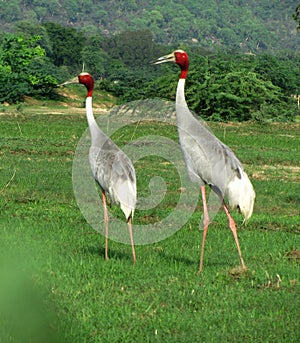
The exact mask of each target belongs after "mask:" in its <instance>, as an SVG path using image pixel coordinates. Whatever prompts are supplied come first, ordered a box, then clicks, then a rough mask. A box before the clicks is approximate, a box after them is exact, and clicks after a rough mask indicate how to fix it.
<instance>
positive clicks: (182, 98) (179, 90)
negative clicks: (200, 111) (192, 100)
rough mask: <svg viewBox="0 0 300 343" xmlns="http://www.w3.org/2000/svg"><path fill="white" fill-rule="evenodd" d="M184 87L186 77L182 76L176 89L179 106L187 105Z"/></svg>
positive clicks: (177, 104)
mask: <svg viewBox="0 0 300 343" xmlns="http://www.w3.org/2000/svg"><path fill="white" fill-rule="evenodd" d="M184 88H185V79H182V78H180V79H179V81H178V84H177V91H176V107H177V106H186V107H187V103H186V101H185V95H184Z"/></svg>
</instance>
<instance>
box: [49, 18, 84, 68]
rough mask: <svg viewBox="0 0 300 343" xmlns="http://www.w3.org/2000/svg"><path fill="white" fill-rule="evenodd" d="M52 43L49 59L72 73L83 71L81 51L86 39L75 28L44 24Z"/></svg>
mask: <svg viewBox="0 0 300 343" xmlns="http://www.w3.org/2000/svg"><path fill="white" fill-rule="evenodd" d="M44 26H45V28H46V30H47V33H48V36H49V39H50V42H51V52H49V57H50V58H51V60H52V61H53V63H54V64H55V65H56V66H58V67H59V66H68V67H69V70H70V72H71V73H77V72H78V70H80V69H81V65H82V59H81V50H82V48H83V46H84V43H85V37H84V35H83V34H82V33H81V32H78V31H76V30H75V29H73V28H69V27H64V26H61V25H59V24H55V23H46V24H44Z"/></svg>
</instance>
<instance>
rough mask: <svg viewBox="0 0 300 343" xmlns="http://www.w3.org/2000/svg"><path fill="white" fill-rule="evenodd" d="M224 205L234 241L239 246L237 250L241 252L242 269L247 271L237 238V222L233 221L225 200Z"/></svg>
mask: <svg viewBox="0 0 300 343" xmlns="http://www.w3.org/2000/svg"><path fill="white" fill-rule="evenodd" d="M222 203H223V208H224V211H225V213H226V215H227V217H228V220H229V227H230V230H231V232H232V234H233V237H234V240H235V244H236V246H237V250H238V252H239V256H240V261H241V264H242V267H243V269H246V266H245V263H244V260H243V257H242V252H241V248H240V245H239V240H238V236H237V232H236V226H235V222H234V220H233V218H232V217H231V215H230V213H229V211H228V208H227V207H226V205H225V202H224V200H222Z"/></svg>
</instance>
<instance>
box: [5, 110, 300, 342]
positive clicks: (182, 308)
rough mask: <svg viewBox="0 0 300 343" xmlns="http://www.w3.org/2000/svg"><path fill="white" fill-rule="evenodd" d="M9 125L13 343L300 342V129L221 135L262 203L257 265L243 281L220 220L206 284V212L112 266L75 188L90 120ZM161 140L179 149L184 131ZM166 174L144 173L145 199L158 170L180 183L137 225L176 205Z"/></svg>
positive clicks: (62, 115)
mask: <svg viewBox="0 0 300 343" xmlns="http://www.w3.org/2000/svg"><path fill="white" fill-rule="evenodd" d="M0 123H1V125H0V133H1V134H0V161H1V164H0V206H1V213H0V237H1V252H0V258H1V260H0V280H1V281H0V322H1V328H0V342H1V343H2V342H5V343H6V342H22V343H23V342H255V343H257V342H272V343H274V342H278V343H282V342H299V341H300V325H299V323H300V322H299V320H300V310H299V309H300V268H299V259H300V237H299V233H300V228H299V219H300V216H299V204H300V187H299V181H300V156H299V146H300V136H299V132H300V125H299V123H298V124H295V123H290V124H285V123H273V124H263V125H260V124H257V123H246V124H239V123H230V124H221V123H214V124H211V125H210V126H211V127H212V129H213V131H214V132H215V134H216V135H217V136H218V137H219V138H220V139H222V140H223V141H224V142H225V143H226V144H228V145H229V146H230V147H232V149H233V150H234V151H235V152H236V153H237V155H238V157H239V158H240V159H241V161H242V162H243V163H244V166H245V169H246V171H247V173H248V175H249V176H250V179H251V180H252V182H253V185H254V188H255V191H256V203H255V209H254V214H253V216H252V218H251V219H250V221H249V223H248V224H247V225H246V226H245V225H242V217H241V216H240V215H239V214H238V213H233V215H234V217H235V219H236V221H237V225H238V231H239V240H240V244H241V249H242V252H243V257H244V260H245V263H246V265H247V267H248V272H247V273H245V274H241V275H240V274H235V267H237V266H238V265H239V259H238V254H237V251H236V247H235V245H234V241H233V238H232V235H231V233H230V231H229V229H228V228H227V221H226V216H225V215H224V214H223V213H221V212H220V213H219V214H218V215H217V216H216V218H215V220H214V221H213V223H212V224H211V226H210V229H209V233H208V237H207V242H206V250H205V260H204V272H203V273H202V274H201V275H199V274H198V263H199V255H200V244H201V239H202V232H201V231H200V230H199V221H200V218H201V201H200V200H199V203H198V207H197V211H195V212H194V213H193V215H192V216H191V218H190V219H189V221H188V222H187V223H186V224H185V225H184V226H183V227H182V229H181V230H179V231H178V232H176V233H175V234H174V235H172V236H171V237H169V238H167V239H165V240H163V241H160V242H158V243H155V244H149V245H141V246H137V247H136V254H137V264H136V265H135V266H134V265H133V264H132V260H131V251H130V247H129V246H128V245H125V244H120V243H117V242H114V241H110V250H109V255H110V259H109V261H108V262H105V260H104V238H103V236H101V235H99V234H97V233H96V231H94V230H93V229H92V228H91V227H90V226H89V224H88V223H87V222H86V220H85V218H84V217H83V216H82V214H81V212H80V210H79V208H78V206H77V204H76V201H75V197H74V194H73V188H72V163H73V157H74V152H75V149H76V145H77V143H78V141H79V139H80V137H81V135H82V134H83V132H84V131H85V129H86V127H87V123H86V119H85V112H84V109H81V110H78V109H76V111H75V110H74V111H73V112H72V110H70V109H69V110H66V109H64V108H59V109H58V108H55V107H53V108H48V113H46V112H45V111H43V110H41V109H40V108H34V107H25V108H23V109H22V111H21V112H20V111H19V112H18V111H16V110H10V111H6V112H4V113H2V114H0ZM151 130H153V127H151V125H150V124H149V123H144V124H143V123H141V125H139V127H138V128H136V127H135V128H133V127H128V128H126V129H124V130H123V131H122V132H121V133H119V134H116V135H115V139H116V141H117V142H118V144H119V145H120V146H122V145H123V144H125V143H126V142H128V141H129V140H130V139H131V138H132V137H133V135H135V136H139V135H140V136H142V135H143V134H146V133H149V132H151ZM156 132H159V134H160V135H166V136H167V137H168V138H171V139H174V140H177V132H176V130H175V129H174V128H173V127H171V128H169V129H168V128H166V127H165V126H164V125H161V126H157V127H156ZM153 166H155V163H154V162H153V160H150V159H149V160H147V159H145V161H144V164H141V163H140V164H137V165H136V170H137V178H138V186H139V191H140V192H143V190H144V191H146V189H147V185H148V182H149V177H148V176H149V175H147V174H148V173H150V171H151V173H152V174H153V175H154V174H155V173H157V174H159V173H162V174H159V175H166V176H165V177H167V176H168V177H169V178H170V179H171V180H168V182H167V184H168V192H167V194H166V196H165V199H164V201H162V202H161V204H159V205H158V206H157V207H156V208H155V209H152V210H149V212H147V213H146V212H145V211H138V210H137V212H136V215H135V222H136V223H140V224H142V223H144V222H148V221H151V220H159V219H160V218H162V217H163V216H165V215H166V213H168V211H170V208H171V209H172V208H173V207H174V206H175V204H173V203H172V202H173V201H174V199H175V200H176V197H175V196H173V195H174V194H176V192H177V187H178V185H177V183H176V182H177V181H176V175H175V174H174V175H173V174H172V173H174V171H173V169H172V168H171V166H170V169H168V168H169V167H168V165H166V164H163V165H160V167H159V168H154V169H153ZM163 173H165V174H163ZM152 174H151V175H152ZM172 180H174V182H172ZM172 194H173V195H172ZM117 215H119V214H117ZM120 218H122V216H121V215H120ZM99 220H102V218H101V219H99Z"/></svg>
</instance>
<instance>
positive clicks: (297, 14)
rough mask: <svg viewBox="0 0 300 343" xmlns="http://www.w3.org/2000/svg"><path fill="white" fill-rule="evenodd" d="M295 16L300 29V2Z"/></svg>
mask: <svg viewBox="0 0 300 343" xmlns="http://www.w3.org/2000/svg"><path fill="white" fill-rule="evenodd" d="M293 18H294V19H295V20H296V22H297V23H298V27H297V29H298V30H300V4H299V5H298V6H297V7H296V10H295V13H294V15H293Z"/></svg>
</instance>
